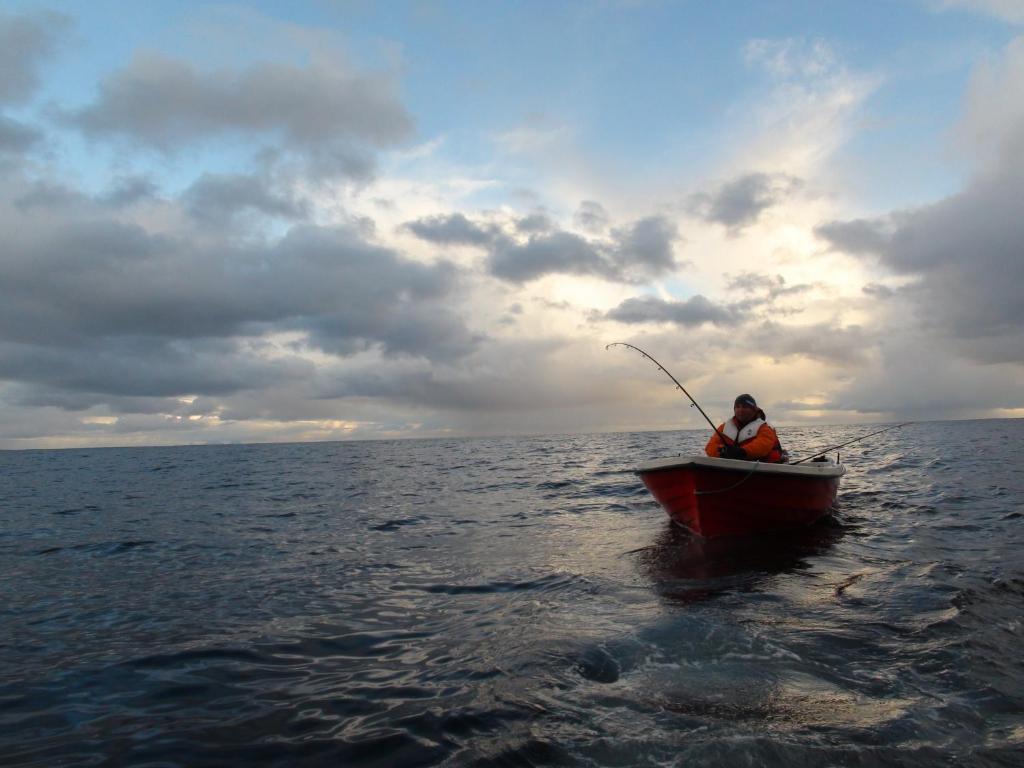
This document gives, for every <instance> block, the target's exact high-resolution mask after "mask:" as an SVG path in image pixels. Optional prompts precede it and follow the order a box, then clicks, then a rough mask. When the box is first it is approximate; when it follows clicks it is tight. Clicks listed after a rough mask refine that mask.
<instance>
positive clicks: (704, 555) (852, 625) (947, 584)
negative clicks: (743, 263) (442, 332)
mask: <svg viewBox="0 0 1024 768" xmlns="http://www.w3.org/2000/svg"><path fill="white" fill-rule="evenodd" d="M871 429H872V427H864V426H861V427H852V426H843V427H815V428H783V429H781V430H780V432H781V435H782V438H783V441H784V443H785V444H786V445H787V447H788V448H789V449H790V451H791V452H792V453H793V454H794V455H796V456H799V455H802V452H808V451H813V450H817V449H820V448H824V447H826V446H829V445H831V444H836V443H841V442H843V441H844V440H849V439H851V438H853V437H856V436H857V435H858V434H863V433H866V432H868V431H871ZM706 437H707V435H706V434H705V433H704V432H657V433H632V434H604V435H584V436H546V437H528V438H500V439H463V440H408V441H392V442H348V443H318V444H291V445H237V446H202V447H195V446H193V447H179V448H132V449H90V450H61V451H17V452H4V453H0V612H2V616H0V764H3V765H41V766H56V765H61V766H86V765H101V766H115V765H116V766H200V765H247V766H271V765H280V766H286V765H337V766H428V765H452V766H462V765H481V766H482V765H509V766H512V765H516V766H529V765H537V766H540V765H566V766H648V765H649V766H669V765H679V766H683V765H685V766H693V765H709V766H710V765H769V766H771V765H778V766H783V765H785V766H801V765H806V766H823V765H858V766H873V765H877V766H893V765H900V766H913V765H920V766H935V765H954V764H956V765H960V764H963V765H972V766H985V765H1019V764H1024V651H1022V636H1024V626H1022V622H1024V518H1022V514H1024V473H1022V470H1024V463H1022V459H1021V447H1022V445H1024V421H1022V420H1016V421H970V422H941V423H940V422H932V423H925V424H916V425H911V426H908V427H905V428H903V429H900V430H895V431H892V432H888V433H886V434H883V435H878V436H876V437H873V438H870V439H868V440H865V441H863V442H860V443H857V444H856V445H852V446H849V447H848V448H846V449H843V450H842V451H841V454H842V456H841V458H842V461H843V462H844V463H845V464H846V465H847V467H848V470H849V471H848V474H847V475H846V476H845V477H844V478H843V480H842V483H841V486H840V492H839V500H838V509H837V510H836V512H835V514H834V515H833V516H832V517H830V518H828V519H826V520H825V521H823V522H822V523H821V524H819V525H815V526H813V527H812V528H809V529H806V530H802V531H798V532H795V533H792V534H788V535H785V536H772V537H758V538H755V539H737V540H714V541H710V542H706V541H702V540H699V539H694V538H691V537H689V536H687V535H686V534H685V533H683V532H682V531H680V530H677V529H676V528H674V527H673V526H672V525H671V524H670V523H669V521H668V518H667V517H666V515H665V514H664V512H663V511H662V510H661V509H660V508H659V507H658V506H657V504H656V503H655V502H654V501H653V500H652V499H651V497H650V496H649V495H648V493H647V491H646V490H645V489H644V487H643V486H642V484H641V483H640V481H639V480H638V479H637V477H636V476H635V475H634V474H633V473H632V469H633V468H634V467H635V466H636V464H638V463H639V462H641V461H644V460H647V459H651V458H658V457H666V456H673V455H678V454H690V453H696V452H700V450H701V448H702V446H703V443H704V440H705V439H706Z"/></svg>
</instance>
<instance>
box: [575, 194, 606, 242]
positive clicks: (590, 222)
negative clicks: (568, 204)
mask: <svg viewBox="0 0 1024 768" xmlns="http://www.w3.org/2000/svg"><path fill="white" fill-rule="evenodd" d="M610 221H611V219H610V218H609V216H608V211H606V210H605V209H604V208H603V207H602V205H601V204H600V203H595V202H594V201H593V200H584V201H583V202H582V203H580V207H579V208H578V209H577V210H576V213H575V214H574V215H573V223H574V224H575V225H576V226H577V227H579V228H580V229H582V230H584V231H586V232H589V233H591V234H598V233H601V232H603V231H604V230H605V229H607V228H608V223H609V222H610Z"/></svg>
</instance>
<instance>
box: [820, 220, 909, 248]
mask: <svg viewBox="0 0 1024 768" xmlns="http://www.w3.org/2000/svg"><path fill="white" fill-rule="evenodd" d="M814 234H815V235H817V236H818V237H820V238H821V239H822V240H825V241H826V242H828V244H829V245H830V246H831V247H832V248H834V249H835V250H837V251H842V252H844V253H849V254H854V255H866V254H873V253H874V254H877V253H881V252H882V251H884V250H885V248H886V247H887V246H888V244H889V241H890V239H891V237H892V229H891V227H890V226H889V224H888V223H887V222H886V221H884V220H874V221H869V220H867V219H854V220H852V221H829V222H826V223H824V224H819V225H818V226H817V227H815V228H814Z"/></svg>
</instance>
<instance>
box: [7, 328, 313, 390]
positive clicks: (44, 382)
mask: <svg viewBox="0 0 1024 768" xmlns="http://www.w3.org/2000/svg"><path fill="white" fill-rule="evenodd" d="M312 368H313V366H312V364H311V363H309V362H308V361H305V360H302V359H300V358H298V357H292V358H289V359H287V360H280V359H278V360H273V361H271V360H265V359H261V358H260V357H259V356H258V355H255V354H253V353H252V350H251V349H249V348H247V346H246V345H245V344H244V343H240V342H237V341H234V340H228V339H202V340H190V341H188V342H187V343H185V342H183V341H180V340H173V339H153V338H151V337H131V336H124V337H117V338H104V339H91V340H89V341H87V342H85V343H83V344H81V345H77V346H75V347H53V346H40V345H29V344H15V343H8V342H0V379H7V380H9V381H17V382H22V383H25V384H32V385H33V386H34V387H42V388H43V389H42V390H40V391H38V392H37V394H36V396H35V397H34V403H33V404H36V405H51V404H56V405H60V406H61V407H68V406H69V405H70V406H72V407H75V408H83V407H91V406H93V405H97V404H100V403H108V402H109V401H110V398H111V397H114V398H119V397H174V396H177V395H186V394H195V393H203V394H206V395H226V394H231V393H234V392H239V391H242V390H245V389H264V388H267V387H269V386H273V385H274V384H279V383H281V382H283V381H286V380H289V379H300V378H302V377H303V376H306V377H308V376H309V375H310V373H311V371H312ZM67 393H76V398H75V399H72V400H69V399H67Z"/></svg>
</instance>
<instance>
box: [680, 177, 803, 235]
mask: <svg viewBox="0 0 1024 768" xmlns="http://www.w3.org/2000/svg"><path fill="white" fill-rule="evenodd" d="M802 186H803V182H802V181H801V180H800V179H797V178H795V177H793V176H789V175H787V174H784V173H773V174H769V173H748V174H746V175H745V176H740V177H739V178H736V179H733V180H731V181H728V182H726V183H724V184H722V185H721V186H719V187H718V189H716V190H715V191H714V192H712V193H710V194H709V193H700V194H696V195H693V196H691V197H690V200H689V209H690V211H691V212H692V213H695V214H696V215H698V216H700V217H701V218H703V219H704V220H705V221H709V222H714V223H716V224H721V225H723V226H724V227H726V228H727V229H728V230H729V232H730V233H731V234H738V233H739V232H740V231H742V230H743V229H745V228H746V227H749V226H750V225H752V224H754V223H756V222H757V220H758V218H759V217H760V216H761V214H762V213H763V212H764V211H766V210H767V209H769V208H771V207H773V206H775V205H778V204H779V203H781V202H782V201H784V200H786V199H787V198H788V197H790V196H791V195H792V194H793V193H794V192H796V191H797V190H799V189H800V188H801V187H802Z"/></svg>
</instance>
